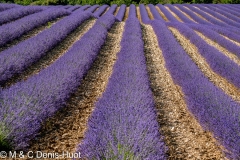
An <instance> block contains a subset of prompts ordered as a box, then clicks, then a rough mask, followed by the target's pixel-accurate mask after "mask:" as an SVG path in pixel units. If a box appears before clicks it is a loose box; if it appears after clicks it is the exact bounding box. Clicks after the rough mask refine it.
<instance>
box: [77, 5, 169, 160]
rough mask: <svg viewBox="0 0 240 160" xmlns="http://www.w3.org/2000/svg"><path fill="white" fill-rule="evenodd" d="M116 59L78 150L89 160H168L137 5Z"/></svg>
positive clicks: (131, 15)
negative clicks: (159, 124) (155, 104)
mask: <svg viewBox="0 0 240 160" xmlns="http://www.w3.org/2000/svg"><path fill="white" fill-rule="evenodd" d="M117 56H118V58H117V61H116V63H115V65H114V67H113V73H112V75H111V77H110V79H109V82H108V85H107V88H106V90H105V92H104V93H103V95H102V96H101V98H100V99H99V100H98V102H96V105H95V109H94V111H93V113H92V115H91V117H90V118H89V122H88V129H87V131H86V133H85V138H84V140H83V142H82V143H81V144H80V145H79V149H78V150H79V152H80V153H81V156H82V158H87V159H154V160H158V159H159V160H160V159H161V160H163V159H166V146H165V144H164V142H163V137H162V136H161V135H160V133H159V126H158V123H157V115H156V110H155V108H154V100H153V95H152V92H151V89H150V82H149V79H148V73H147V68H146V62H145V57H144V44H143V39H142V31H141V25H140V23H139V21H138V19H137V18H136V8H135V6H134V5H131V6H130V13H129V18H128V20H127V21H126V23H125V29H124V33H123V38H122V40H121V50H120V52H119V53H118V55H117Z"/></svg>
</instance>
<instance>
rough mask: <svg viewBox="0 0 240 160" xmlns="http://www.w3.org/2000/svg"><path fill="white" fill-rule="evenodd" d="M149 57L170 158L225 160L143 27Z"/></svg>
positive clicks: (148, 29)
mask: <svg viewBox="0 0 240 160" xmlns="http://www.w3.org/2000/svg"><path fill="white" fill-rule="evenodd" d="M143 39H144V43H145V56H146V60H147V68H148V72H149V75H150V81H151V88H152V91H153V95H154V99H155V105H156V109H157V114H158V122H159V124H160V132H161V133H162V134H163V135H164V136H165V142H166V144H167V146H168V147H169V151H168V155H169V159H171V160H175V159H224V155H223V154H222V152H221V149H220V148H219V146H218V145H217V144H216V141H215V139H214V138H213V137H212V134H211V133H209V132H206V131H204V130H203V129H202V127H201V126H200V125H199V123H198V122H197V121H196V119H195V118H194V116H193V115H192V114H191V113H190V112H189V111H188V108H187V106H186V103H185V100H184V95H183V92H182V91H181V87H180V86H178V85H176V84H175V83H174V82H173V80H172V78H171V75H170V73H169V72H168V70H167V69H166V67H165V60H164V57H163V55H162V51H161V50H160V48H159V46H158V41H157V37H156V35H155V33H154V31H153V29H152V27H151V26H148V25H143Z"/></svg>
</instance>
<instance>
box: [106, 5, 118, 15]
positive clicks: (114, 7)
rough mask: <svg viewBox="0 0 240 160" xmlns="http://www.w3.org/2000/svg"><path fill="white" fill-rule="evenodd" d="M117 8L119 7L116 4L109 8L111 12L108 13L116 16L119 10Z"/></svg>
mask: <svg viewBox="0 0 240 160" xmlns="http://www.w3.org/2000/svg"><path fill="white" fill-rule="evenodd" d="M117 7H118V6H117V5H116V4H113V5H111V7H110V8H109V10H108V11H107V12H106V13H109V14H114V12H115V10H116V9H117Z"/></svg>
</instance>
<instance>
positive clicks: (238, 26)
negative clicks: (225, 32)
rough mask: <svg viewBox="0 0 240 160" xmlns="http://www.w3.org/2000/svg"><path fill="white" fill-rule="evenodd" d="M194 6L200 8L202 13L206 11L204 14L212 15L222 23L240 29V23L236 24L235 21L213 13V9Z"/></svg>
mask: <svg viewBox="0 0 240 160" xmlns="http://www.w3.org/2000/svg"><path fill="white" fill-rule="evenodd" d="M192 6H195V7H198V8H199V9H200V10H201V11H204V12H206V13H208V14H210V15H212V16H213V17H215V18H218V19H220V20H221V21H223V22H225V23H226V24H228V25H231V26H233V27H236V28H240V23H237V22H234V21H232V20H230V19H228V18H227V17H225V16H223V15H221V14H219V13H218V12H216V11H212V10H211V9H208V8H205V7H204V6H203V5H199V4H193V5H192Z"/></svg>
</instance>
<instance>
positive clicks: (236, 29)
mask: <svg viewBox="0 0 240 160" xmlns="http://www.w3.org/2000/svg"><path fill="white" fill-rule="evenodd" d="M183 6H185V7H187V8H189V9H190V10H191V11H193V12H196V13H198V14H199V15H201V16H202V17H204V18H206V19H207V20H208V21H209V22H211V23H213V24H215V25H218V26H222V27H226V28H228V29H231V31H233V32H237V33H239V28H238V27H235V26H232V25H229V24H227V23H224V22H221V21H219V20H217V19H215V18H213V17H211V16H209V15H208V14H207V13H205V12H203V11H201V10H199V9H196V8H194V7H193V6H192V5H183Z"/></svg>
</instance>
